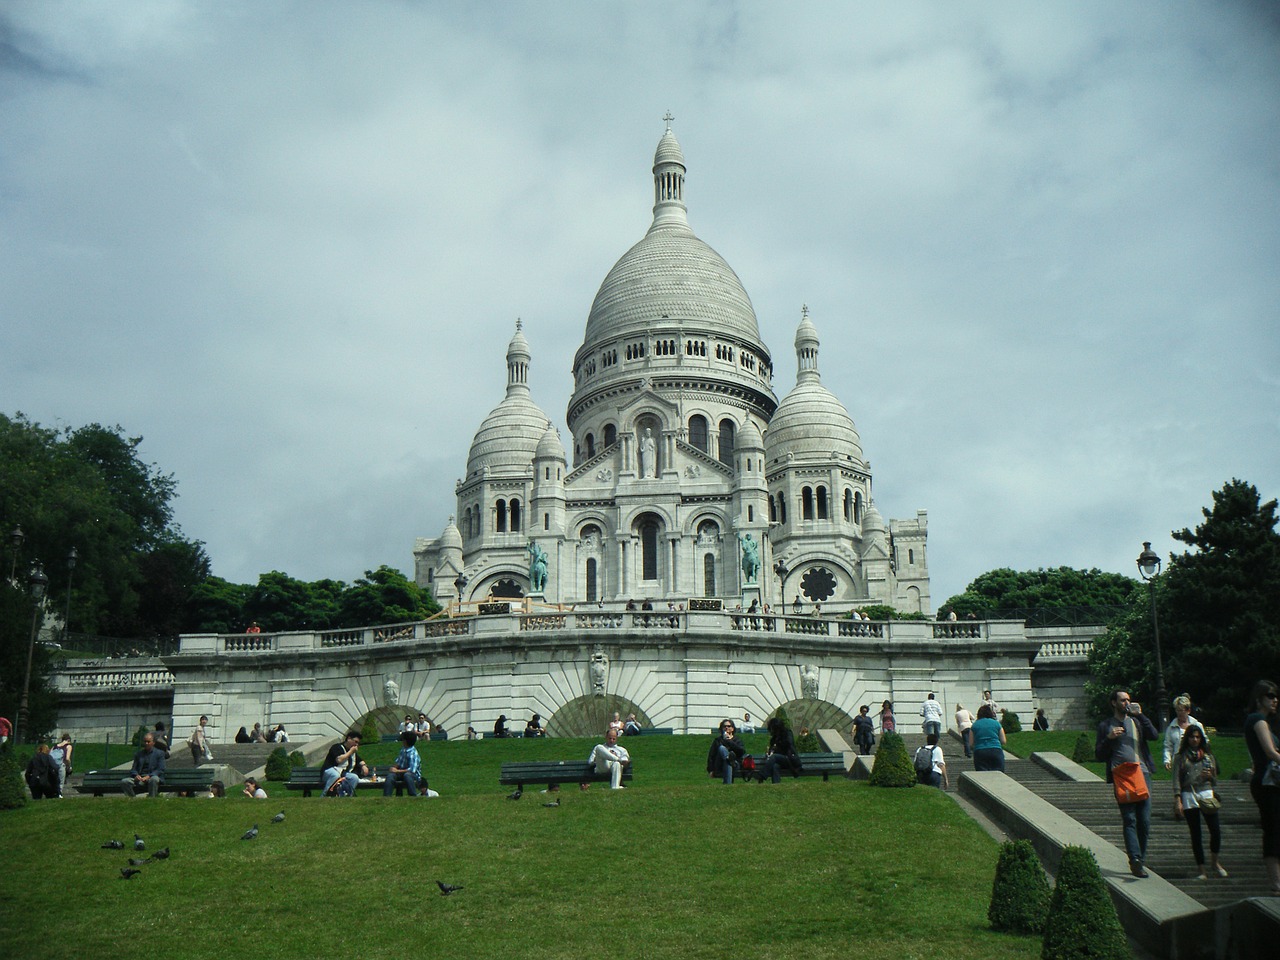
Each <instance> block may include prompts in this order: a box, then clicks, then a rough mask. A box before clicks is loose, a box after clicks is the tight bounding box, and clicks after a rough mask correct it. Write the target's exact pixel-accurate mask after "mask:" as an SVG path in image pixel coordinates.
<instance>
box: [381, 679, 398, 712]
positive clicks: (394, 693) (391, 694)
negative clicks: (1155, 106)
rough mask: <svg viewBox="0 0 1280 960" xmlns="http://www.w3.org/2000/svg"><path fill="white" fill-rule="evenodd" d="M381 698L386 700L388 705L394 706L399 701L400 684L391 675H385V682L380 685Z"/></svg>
mask: <svg viewBox="0 0 1280 960" xmlns="http://www.w3.org/2000/svg"><path fill="white" fill-rule="evenodd" d="M382 699H383V700H385V701H386V702H387V706H388V707H394V706H395V705H396V704H398V703H399V702H400V684H398V683H396V682H395V680H394V679H392V678H391V677H387V682H386V683H384V684H383V685H382Z"/></svg>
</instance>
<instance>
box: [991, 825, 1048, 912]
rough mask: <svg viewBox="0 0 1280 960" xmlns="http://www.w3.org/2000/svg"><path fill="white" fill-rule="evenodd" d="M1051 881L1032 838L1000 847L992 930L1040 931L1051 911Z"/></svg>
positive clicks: (992, 906)
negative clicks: (1043, 867)
mask: <svg viewBox="0 0 1280 960" xmlns="http://www.w3.org/2000/svg"><path fill="white" fill-rule="evenodd" d="M1050 896H1051V894H1050V892H1049V881H1048V880H1047V879H1046V878H1045V875H1044V870H1043V869H1042V868H1041V866H1040V858H1039V857H1037V856H1036V850H1035V847H1033V846H1032V845H1031V841H1030V840H1012V841H1010V842H1008V843H1004V844H1001V846H1000V860H999V862H997V864H996V879H995V882H994V883H993V884H992V885H991V906H990V907H989V908H988V910H987V919H988V920H990V921H991V928H992V929H993V930H1004V931H1006V932H1007V933H1041V932H1042V931H1043V930H1044V920H1045V917H1046V916H1047V915H1048V913H1049V897H1050Z"/></svg>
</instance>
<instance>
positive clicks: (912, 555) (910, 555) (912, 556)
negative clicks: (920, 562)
mask: <svg viewBox="0 0 1280 960" xmlns="http://www.w3.org/2000/svg"><path fill="white" fill-rule="evenodd" d="M915 562H916V552H915V551H914V550H908V551H907V565H908V566H910V565H911V564H913V563H915Z"/></svg>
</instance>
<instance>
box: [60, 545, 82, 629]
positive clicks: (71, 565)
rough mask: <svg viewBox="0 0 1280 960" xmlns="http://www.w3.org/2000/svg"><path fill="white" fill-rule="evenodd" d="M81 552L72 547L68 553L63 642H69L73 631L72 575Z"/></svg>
mask: <svg viewBox="0 0 1280 960" xmlns="http://www.w3.org/2000/svg"><path fill="white" fill-rule="evenodd" d="M79 556H80V554H78V553H77V552H76V548H75V547H72V548H71V552H70V553H68V554H67V610H66V614H65V615H64V616H63V618H62V642H63V643H66V642H67V635H68V634H69V633H71V575H72V574H73V573H74V572H75V569H76V560H77V559H78V558H79Z"/></svg>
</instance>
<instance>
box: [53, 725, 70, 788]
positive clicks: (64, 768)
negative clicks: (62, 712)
mask: <svg viewBox="0 0 1280 960" xmlns="http://www.w3.org/2000/svg"><path fill="white" fill-rule="evenodd" d="M71 750H72V746H71V734H69V733H67V732H66V731H63V734H62V737H61V738H60V739H59V740H58V742H57V743H55V744H54V745H53V749H52V750H50V751H49V756H50V757H52V758H53V762H54V764H56V765H57V767H58V799H59V800H61V799H62V796H63V790H65V789H66V786H67V777H69V776H70V775H71Z"/></svg>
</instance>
